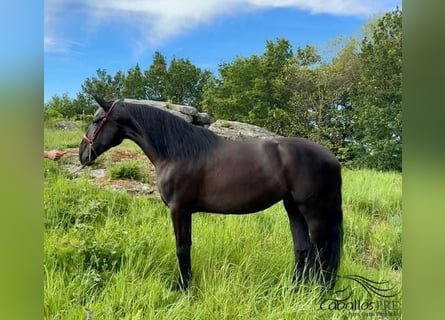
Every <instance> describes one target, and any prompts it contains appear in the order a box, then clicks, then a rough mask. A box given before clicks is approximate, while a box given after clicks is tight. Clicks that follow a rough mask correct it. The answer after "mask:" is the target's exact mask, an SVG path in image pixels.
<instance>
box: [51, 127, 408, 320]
mask: <svg viewBox="0 0 445 320" xmlns="http://www.w3.org/2000/svg"><path fill="white" fill-rule="evenodd" d="M80 135H81V134H80ZM56 136H57V137H56ZM59 138H60V140H58V139H59ZM74 141H77V143H79V142H80V141H79V139H78V137H77V136H75V134H74V133H73V132H69V133H63V134H61V135H59V134H56V132H52V131H50V132H48V133H47V132H45V148H48V147H53V148H61V147H60V146H62V147H64V146H68V145H71V143H72V144H73V145H74ZM119 148H123V149H125V150H135V149H132V148H134V144H131V143H128V144H125V145H123V146H120V147H119ZM62 164H63V163H62V162H52V161H49V160H45V175H44V177H45V181H44V183H45V189H44V209H45V235H44V239H45V242H44V276H45V282H44V318H45V319H76V320H77V319H86V310H87V309H88V310H90V311H91V312H92V314H93V319H169V320H170V319H303V320H304V319H363V316H362V315H360V314H357V315H355V314H354V312H352V311H350V310H342V311H332V310H320V288H319V287H318V286H317V285H312V286H302V287H300V288H298V289H296V288H293V287H292V286H291V285H290V281H291V277H292V272H291V271H292V266H293V260H294V257H293V253H292V242H291V235H290V230H289V225H288V220H287V215H286V213H285V211H284V209H283V207H282V205H281V204H277V205H275V206H273V207H271V208H269V209H267V210H265V211H264V212H263V213H261V214H254V215H244V216H236V215H234V216H224V215H209V214H202V213H198V214H195V215H194V216H193V246H192V268H193V277H192V280H191V285H190V289H189V291H188V292H180V291H177V290H176V289H175V286H176V280H177V276H178V266H177V262H176V255H175V241H174V236H173V229H172V226H171V222H170V218H169V213H168V210H167V208H166V207H165V205H164V204H163V203H162V202H161V201H160V200H159V199H156V198H150V199H149V198H146V197H143V196H133V195H130V194H128V193H125V192H114V191H112V190H111V189H108V188H107V187H98V186H95V185H94V184H92V183H91V181H90V180H89V179H88V177H87V175H86V174H84V175H81V176H80V177H76V178H74V177H71V176H68V175H67V174H66V172H65V171H64V170H63V169H62V167H61V165H62ZM343 179H344V183H343V209H344V229H345V238H344V253H343V259H342V263H341V267H340V274H341V275H347V274H359V275H362V276H365V277H368V278H370V279H372V280H376V281H379V280H390V281H391V283H393V284H395V285H396V287H397V288H399V289H400V288H401V272H402V264H401V261H402V260H401V256H402V253H401V233H402V230H401V215H402V212H401V183H402V178H401V175H400V174H393V173H378V172H374V171H367V170H362V171H350V170H344V172H343ZM349 285H351V284H350V282H348V280H346V279H340V280H339V281H338V284H337V288H342V287H344V286H349ZM353 298H354V299H358V300H363V301H365V300H366V299H368V300H369V299H370V297H368V296H367V294H366V292H365V291H364V290H363V289H361V288H356V289H355V290H354V292H353ZM397 299H398V300H399V301H401V298H400V297H399V298H397ZM397 318H399V316H396V317H391V319H397Z"/></svg>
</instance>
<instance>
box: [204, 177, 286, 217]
mask: <svg viewBox="0 0 445 320" xmlns="http://www.w3.org/2000/svg"><path fill="white" fill-rule="evenodd" d="M284 194H285V190H284V188H283V187H282V186H281V185H280V184H279V183H275V182H271V181H259V179H258V178H255V177H246V179H243V181H236V180H235V181H233V183H226V184H224V185H221V186H219V185H213V186H211V187H209V188H207V190H206V191H205V193H203V194H202V195H203V197H202V198H201V201H200V208H199V210H200V211H208V212H215V213H225V214H231V213H233V214H243V213H252V212H256V211H260V210H263V209H266V208H268V207H270V206H271V205H273V204H274V203H276V202H278V201H280V200H282V199H283V197H284Z"/></svg>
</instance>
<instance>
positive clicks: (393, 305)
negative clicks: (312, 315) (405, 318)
mask: <svg viewBox="0 0 445 320" xmlns="http://www.w3.org/2000/svg"><path fill="white" fill-rule="evenodd" d="M341 278H343V279H348V280H350V281H352V282H353V283H356V284H358V285H359V287H361V288H363V289H364V290H366V292H367V296H368V298H366V299H355V298H353V291H355V287H354V286H352V285H350V286H348V287H346V288H343V289H341V290H338V291H335V292H334V293H333V294H332V295H333V296H334V297H335V298H328V299H324V300H322V302H321V303H320V309H321V310H330V311H350V312H352V313H353V315H356V316H380V317H395V316H400V314H401V303H400V299H399V291H398V290H397V289H396V287H395V286H391V285H390V283H389V281H379V282H377V281H373V280H370V279H367V278H365V277H363V276H358V275H347V276H341Z"/></svg>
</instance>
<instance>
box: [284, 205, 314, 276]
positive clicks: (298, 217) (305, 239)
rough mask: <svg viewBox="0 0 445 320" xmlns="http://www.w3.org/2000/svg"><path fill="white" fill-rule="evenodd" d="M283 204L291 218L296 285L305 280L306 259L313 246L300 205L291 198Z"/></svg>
mask: <svg viewBox="0 0 445 320" xmlns="http://www.w3.org/2000/svg"><path fill="white" fill-rule="evenodd" d="M283 204H284V208H285V209H286V211H287V215H288V217H289V225H290V230H291V232H292V239H293V242H294V253H295V270H294V275H293V282H294V283H295V282H298V281H300V280H305V279H304V278H303V275H304V272H305V269H306V258H307V255H308V253H309V251H310V247H311V244H310V241H309V231H308V226H307V223H306V221H305V219H304V217H303V215H302V214H301V212H300V211H299V209H298V204H297V203H296V202H295V201H294V200H293V199H291V198H286V199H284V201H283Z"/></svg>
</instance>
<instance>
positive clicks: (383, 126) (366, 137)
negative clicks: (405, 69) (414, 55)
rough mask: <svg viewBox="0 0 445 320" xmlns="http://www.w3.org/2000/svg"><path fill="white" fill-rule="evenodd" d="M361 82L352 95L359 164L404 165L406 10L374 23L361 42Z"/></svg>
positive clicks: (389, 167) (391, 167) (392, 167)
mask: <svg viewBox="0 0 445 320" xmlns="http://www.w3.org/2000/svg"><path fill="white" fill-rule="evenodd" d="M359 57H360V74H361V77H360V82H359V84H358V87H357V90H356V91H355V93H354V95H353V97H352V100H351V101H352V106H353V109H354V119H353V121H354V150H355V153H356V157H357V164H359V165H361V166H367V167H371V168H375V169H379V170H398V171H400V170H401V169H402V87H401V81H402V12H401V11H400V10H399V9H396V10H395V11H393V12H390V13H386V14H385V15H383V16H382V17H381V18H379V19H378V20H377V21H376V23H373V24H371V32H370V35H369V36H366V37H365V38H364V39H363V41H362V42H361V53H360V55H359Z"/></svg>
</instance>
